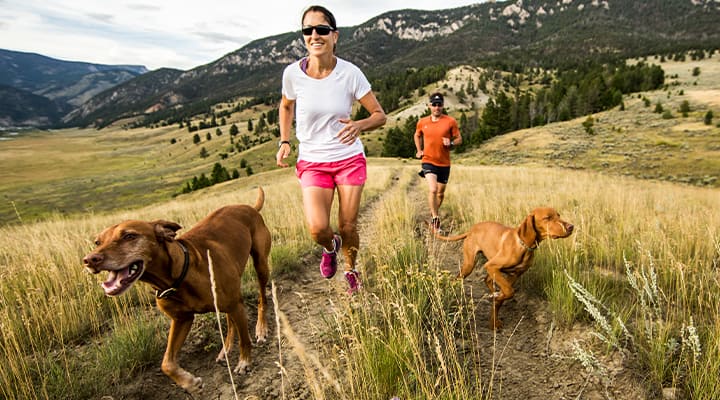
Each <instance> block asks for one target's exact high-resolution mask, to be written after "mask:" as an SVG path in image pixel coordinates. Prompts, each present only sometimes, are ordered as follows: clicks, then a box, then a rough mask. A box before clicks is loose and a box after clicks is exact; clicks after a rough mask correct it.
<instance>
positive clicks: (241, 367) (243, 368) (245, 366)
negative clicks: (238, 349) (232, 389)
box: [233, 360, 250, 375]
mask: <svg viewBox="0 0 720 400" xmlns="http://www.w3.org/2000/svg"><path fill="white" fill-rule="evenodd" d="M233 372H235V373H236V374H238V375H243V374H245V373H247V372H250V362H248V361H245V360H240V362H239V363H238V365H237V367H235V369H234V370H233Z"/></svg>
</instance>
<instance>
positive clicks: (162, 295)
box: [155, 241, 190, 299]
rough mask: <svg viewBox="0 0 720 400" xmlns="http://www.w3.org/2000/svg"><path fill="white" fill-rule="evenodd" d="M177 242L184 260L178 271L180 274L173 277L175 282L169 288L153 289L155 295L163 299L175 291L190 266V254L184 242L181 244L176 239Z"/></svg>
mask: <svg viewBox="0 0 720 400" xmlns="http://www.w3.org/2000/svg"><path fill="white" fill-rule="evenodd" d="M177 244H179V245H180V248H181V249H182V251H183V254H184V255H185V261H184V262H183V269H182V272H181V273H180V276H179V277H178V278H177V279H175V282H173V283H172V285H170V288H168V289H165V290H163V291H162V292H161V291H160V289H157V290H155V297H157V298H158V299H165V298H167V297H170V296H172V295H173V294H175V292H177V289H178V287H180V284H181V283H182V282H183V281H184V280H185V276H186V275H187V272H188V267H189V266H190V254H189V253H188V249H187V247H185V245H184V244H182V243H181V242H180V241H177Z"/></svg>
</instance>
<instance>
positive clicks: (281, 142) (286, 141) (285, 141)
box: [278, 140, 290, 148]
mask: <svg viewBox="0 0 720 400" xmlns="http://www.w3.org/2000/svg"><path fill="white" fill-rule="evenodd" d="M285 143H287V144H288V146H290V141H289V140H281V141H279V142H278V148H280V147H282V145H283V144H285Z"/></svg>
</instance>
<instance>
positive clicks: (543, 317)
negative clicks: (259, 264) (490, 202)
mask: <svg viewBox="0 0 720 400" xmlns="http://www.w3.org/2000/svg"><path fill="white" fill-rule="evenodd" d="M391 182H393V183H394V184H393V187H391V188H389V189H388V190H387V191H386V192H385V194H380V195H379V197H378V198H375V199H372V200H371V201H370V202H369V204H367V205H366V206H365V208H364V209H363V210H361V218H360V221H361V224H362V225H361V227H360V230H361V240H363V241H365V240H368V238H371V237H373V232H372V229H373V227H372V218H369V216H371V215H372V214H373V209H374V207H375V206H376V205H378V204H381V202H382V201H383V197H384V196H387V195H388V193H390V192H391V191H392V190H402V189H400V188H399V186H398V185H397V182H398V180H397V179H392V180H391ZM407 190H408V193H407V195H408V196H410V197H411V198H412V200H413V204H418V209H417V213H416V219H415V225H416V228H415V234H416V235H418V236H422V237H424V238H425V240H427V241H428V251H429V253H430V254H429V257H430V258H431V259H432V258H433V257H435V258H437V259H438V260H443V262H442V263H440V262H438V265H441V264H442V265H445V266H447V269H449V270H453V271H452V273H455V272H456V270H457V267H458V266H459V265H460V262H461V254H460V250H459V248H460V244H459V243H452V244H443V245H438V242H435V241H434V240H433V239H431V238H429V237H428V235H427V225H426V221H427V220H429V215H427V210H426V207H424V205H425V204H426V202H425V195H426V194H425V185H424V183H423V182H422V181H420V180H417V181H416V182H413V184H412V185H411V186H410V187H409V188H408V189H407ZM443 219H444V220H445V221H450V220H451V216H448V215H444V216H443ZM433 242H434V243H433ZM364 244H365V243H361V248H362V247H363V245H364ZM318 261H319V260H318V255H308V256H307V257H306V260H305V262H304V263H303V264H304V265H306V266H307V268H304V269H303V270H302V271H298V272H297V273H296V274H293V276H279V277H275V279H274V284H275V287H276V293H277V297H276V299H277V303H278V304H279V308H280V311H281V312H282V313H283V314H284V315H285V316H286V317H287V319H288V321H289V323H290V326H291V327H292V330H293V332H294V335H295V337H296V338H297V341H292V340H288V339H287V336H285V335H283V336H282V339H281V340H280V345H278V333H277V322H276V313H275V312H274V311H273V310H272V307H273V304H274V301H273V299H271V301H270V302H271V305H270V306H271V311H270V312H269V313H268V319H269V321H268V322H269V326H270V330H271V335H270V337H269V340H268V342H267V343H265V344H262V345H259V346H258V345H255V346H254V347H253V351H252V357H253V361H252V365H251V372H250V373H249V374H247V375H243V376H237V375H235V376H233V379H234V382H235V387H236V391H237V398H239V399H244V400H247V399H287V400H299V399H312V398H313V396H312V390H311V388H310V387H309V386H308V379H307V378H306V371H305V370H304V367H303V365H307V363H306V364H303V362H301V360H299V359H298V355H297V352H295V351H293V345H297V343H298V341H299V342H300V343H301V345H303V346H304V348H305V350H306V352H305V356H309V357H313V356H315V357H319V356H321V355H322V354H323V351H322V350H323V346H324V345H326V344H327V343H326V342H325V338H324V337H323V332H324V331H325V330H326V329H327V326H328V325H327V322H326V320H325V319H324V318H325V316H326V315H329V314H330V313H328V312H326V311H328V310H329V309H330V308H331V307H332V302H333V301H338V300H341V299H343V298H344V296H346V295H345V289H346V283H345V282H344V279H343V278H342V274H338V275H336V277H335V278H333V279H331V280H325V279H320V276H319V272H318V271H317V267H316V266H317V264H318ZM443 268H445V267H443ZM465 285H466V287H468V285H469V287H470V288H472V290H468V293H469V294H468V295H471V296H472V297H473V300H474V302H475V303H476V304H478V308H477V315H476V319H477V321H478V325H479V329H478V337H479V340H478V342H479V343H482V348H481V349H480V354H481V356H482V357H481V358H482V361H481V365H480V366H479V370H480V373H481V374H482V382H483V384H484V385H485V386H486V387H488V385H489V383H490V382H492V398H493V399H523V400H528V399H555V400H559V399H642V398H645V395H644V394H643V393H642V392H641V388H640V387H639V385H637V383H636V382H635V381H634V379H633V376H632V374H630V373H628V372H627V371H626V370H625V369H623V366H622V363H621V362H620V361H616V362H615V363H614V365H615V368H614V369H611V370H610V371H609V376H610V378H611V379H610V380H609V381H608V380H607V379H602V380H601V379H599V378H597V377H594V376H590V375H589V374H588V373H586V372H585V370H584V368H583V367H582V366H581V365H580V364H579V363H578V362H577V361H576V360H575V359H574V358H573V357H572V354H573V351H572V346H571V344H572V342H573V340H574V339H581V338H586V337H588V335H589V332H588V331H587V330H581V329H578V330H572V331H559V330H558V329H556V327H555V325H554V324H553V323H552V316H551V315H550V314H549V312H548V310H547V304H546V302H545V301H544V300H542V299H538V298H531V297H530V296H528V295H527V294H526V293H524V292H523V291H522V290H519V291H518V292H517V294H516V296H515V298H514V299H513V300H511V301H509V302H506V303H505V305H504V306H503V314H502V315H503V322H504V324H505V328H504V329H503V330H501V331H499V332H497V333H495V332H493V331H491V330H490V329H488V328H487V321H488V314H489V310H490V303H489V302H488V301H487V300H486V299H484V295H485V290H486V289H485V288H484V284H483V283H482V276H481V273H480V270H479V268H478V269H476V271H475V272H474V273H473V274H472V275H471V276H470V277H468V278H467V279H466V281H465ZM247 307H248V314H249V318H250V324H251V326H254V321H255V320H256V311H257V310H256V308H255V304H247ZM161 317H162V316H161ZM219 345H220V339H219V334H218V332H217V322H216V320H215V316H214V315H206V316H199V317H198V318H196V321H195V324H194V326H193V330H192V331H191V333H190V336H189V338H188V340H187V342H186V344H185V346H184V347H183V350H182V352H181V360H180V362H181V365H183V367H184V368H186V369H187V370H189V371H191V372H192V373H194V374H196V375H197V376H200V377H201V378H202V379H203V381H204V384H205V386H204V391H203V394H202V397H201V398H203V399H218V400H226V399H235V398H236V397H235V393H234V391H233V388H232V385H231V383H230V376H229V374H228V370H227V368H226V367H224V366H222V365H219V364H216V363H215V361H214V360H215V356H216V354H217V351H218V350H219V347H218V346H219ZM460 345H462V344H460ZM279 348H280V349H281V350H279ZM280 355H281V356H282V360H281V359H280ZM236 357H237V356H236V354H235V353H233V354H232V355H231V357H230V359H231V360H235V361H236V360H237V359H236ZM159 364H160V360H158V363H157V365H156V366H155V367H153V368H150V369H149V370H148V371H146V372H145V373H143V374H141V376H139V377H137V378H135V379H133V381H132V382H130V383H126V384H123V385H122V386H118V387H114V388H111V389H110V391H112V393H108V394H110V395H111V396H112V397H111V396H106V397H105V398H103V399H104V400H111V399H112V400H120V399H138V400H139V399H191V398H192V397H191V396H190V395H188V394H187V393H186V392H184V391H183V390H182V389H180V388H179V387H178V386H176V385H175V384H174V383H172V381H171V380H170V379H169V378H167V377H166V376H165V375H164V374H163V373H162V371H160V365H159ZM281 365H282V371H283V373H282V374H281V367H280V366H281ZM311 373H314V374H318V371H312V372H311ZM378 400H387V399H378ZM403 400H409V399H403Z"/></svg>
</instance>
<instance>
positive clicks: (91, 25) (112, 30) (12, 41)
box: [0, 0, 477, 69]
mask: <svg viewBox="0 0 720 400" xmlns="http://www.w3.org/2000/svg"><path fill="white" fill-rule="evenodd" d="M476 2H477V1H469V0H455V1H453V0H450V1H445V2H443V3H442V4H441V3H439V2H437V1H428V0H420V1H416V2H414V3H412V6H411V8H416V9H431V10H432V9H435V10H436V9H444V8H453V7H459V6H463V5H468V4H473V3H476ZM310 4H311V3H308V4H301V3H296V2H290V1H280V0H264V1H259V2H252V3H247V2H237V1H233V0H201V1H196V0H176V1H173V0H156V1H155V2H153V3H140V2H137V0H132V1H128V0H115V1H112V2H111V1H97V0H0V21H1V22H0V48H4V49H8V50H15V51H25V52H33V53H39V54H42V55H46V56H49V57H54V58H59V59H63V60H71V61H86V62H93V63H101V64H137V65H145V66H146V67H148V68H150V69H156V68H160V67H172V68H179V69H191V68H194V67H196V66H199V65H202V64H206V63H209V62H212V61H214V60H216V59H218V58H220V57H222V56H223V55H225V54H227V53H229V52H232V51H234V50H236V49H238V48H240V47H242V46H243V45H245V44H246V43H248V42H250V41H251V40H254V39H260V38H263V37H267V36H272V35H276V34H281V33H285V32H290V31H293V30H296V29H299V25H300V17H301V15H302V12H303V10H304V9H305V8H306V7H307V6H308V5H310ZM312 4H314V3H312ZM322 4H324V5H325V6H326V7H327V8H328V9H330V10H331V11H332V12H333V13H334V14H335V17H336V18H337V20H338V24H339V25H340V26H354V25H358V24H361V23H363V22H365V21H367V20H368V19H370V18H372V17H374V16H377V15H379V14H382V13H384V12H387V11H391V10H399V9H404V8H409V6H408V5H407V3H405V2H401V1H398V0H386V1H380V0H366V1H363V2H349V1H346V0H342V1H341V0H329V1H326V2H324V3H322Z"/></svg>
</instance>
